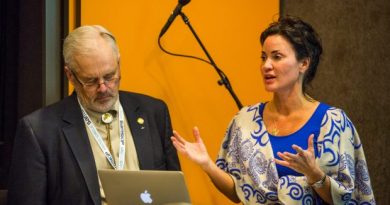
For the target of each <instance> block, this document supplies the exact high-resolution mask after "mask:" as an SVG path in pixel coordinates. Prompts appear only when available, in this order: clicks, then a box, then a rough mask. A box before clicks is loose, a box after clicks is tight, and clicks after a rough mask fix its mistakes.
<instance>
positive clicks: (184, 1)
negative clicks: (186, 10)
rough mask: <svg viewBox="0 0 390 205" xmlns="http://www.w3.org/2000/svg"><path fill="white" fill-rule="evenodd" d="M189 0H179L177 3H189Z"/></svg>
mask: <svg viewBox="0 0 390 205" xmlns="http://www.w3.org/2000/svg"><path fill="white" fill-rule="evenodd" d="M190 1H191V0H179V4H181V5H182V6H184V5H186V4H188V3H190Z"/></svg>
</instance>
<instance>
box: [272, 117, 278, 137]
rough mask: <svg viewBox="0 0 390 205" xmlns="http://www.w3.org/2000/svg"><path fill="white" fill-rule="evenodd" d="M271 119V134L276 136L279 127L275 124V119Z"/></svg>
mask: <svg viewBox="0 0 390 205" xmlns="http://www.w3.org/2000/svg"><path fill="white" fill-rule="evenodd" d="M272 121H273V124H272V128H271V134H272V135H274V136H277V135H278V134H279V131H280V130H279V128H278V126H277V125H276V121H275V120H272Z"/></svg>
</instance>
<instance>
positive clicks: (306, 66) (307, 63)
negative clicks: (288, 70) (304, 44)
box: [299, 58, 310, 73]
mask: <svg viewBox="0 0 390 205" xmlns="http://www.w3.org/2000/svg"><path fill="white" fill-rule="evenodd" d="M309 66H310V58H304V59H302V60H301V62H300V63H299V71H300V72H301V73H305V72H306V70H307V69H309Z"/></svg>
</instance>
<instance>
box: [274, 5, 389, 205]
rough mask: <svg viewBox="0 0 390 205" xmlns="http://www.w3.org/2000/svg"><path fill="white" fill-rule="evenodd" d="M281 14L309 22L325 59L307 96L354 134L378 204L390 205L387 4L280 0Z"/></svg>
mask: <svg viewBox="0 0 390 205" xmlns="http://www.w3.org/2000/svg"><path fill="white" fill-rule="evenodd" d="M280 3H281V12H282V13H283V14H289V15H294V16H299V17H301V18H302V19H304V20H306V21H308V22H309V23H310V24H312V25H313V27H314V28H315V29H316V30H317V31H318V33H319V35H320V36H321V38H322V43H323V47H324V55H323V58H322V62H321V63H320V66H319V70H318V73H317V76H316V79H315V80H314V81H313V86H312V89H310V91H309V92H310V93H311V94H312V96H313V97H314V98H315V99H318V100H319V101H322V102H325V103H328V104H330V105H333V106H336V107H339V108H342V109H343V110H344V111H345V112H346V113H347V115H348V116H349V118H351V120H352V122H353V123H354V125H355V126H356V128H357V131H358V133H359V135H360V138H361V140H362V143H363V147H364V150H365V154H366V159H367V163H368V167H369V172H370V177H371V181H372V186H373V189H374V194H375V199H376V201H377V204H390V195H389V194H388V193H387V192H388V190H390V184H389V183H387V182H388V181H390V171H389V169H390V166H389V165H390V163H389V162H388V159H389V157H387V155H388V150H389V149H388V146H389V145H390V143H389V135H390V126H389V125H390V109H389V107H390V92H389V90H390V85H389V83H388V79H390V71H389V69H390V55H388V54H387V52H388V51H389V50H390V44H389V43H388V42H390V22H389V19H390V4H389V3H388V0H376V1H365V0H356V1H353V3H346V2H344V1H339V0H327V1H319V0H314V1H313V0H294V1H285V0H281V2H280Z"/></svg>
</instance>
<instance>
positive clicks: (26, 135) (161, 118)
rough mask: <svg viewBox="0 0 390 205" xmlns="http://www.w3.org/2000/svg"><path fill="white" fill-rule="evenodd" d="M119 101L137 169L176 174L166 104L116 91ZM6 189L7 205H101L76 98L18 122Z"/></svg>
mask: <svg viewBox="0 0 390 205" xmlns="http://www.w3.org/2000/svg"><path fill="white" fill-rule="evenodd" d="M120 102H121V104H122V107H123V110H124V112H125V114H126V117H127V120H128V123H129V126H130V129H131V133H132V135H133V139H134V144H135V148H136V150H137V156H138V161H139V166H140V169H142V170H179V169H180V164H179V160H178V157H177V153H176V149H175V148H174V147H173V145H172V143H171V140H170V136H172V127H171V122H170V117H169V112H168V109H167V106H166V104H165V103H164V102H163V101H161V100H158V99H155V98H152V97H148V96H145V95H141V94H135V93H128V92H120ZM138 118H143V119H144V124H142V125H141V124H139V123H138V122H137V119H138ZM142 127H143V128H142ZM8 190H9V191H8V204H9V205H14V204H15V205H19V204H20V205H22V204H23V205H27V204H28V205H47V204H51V205H60V204H67V205H71V204H75V205H76V204H77V205H87V204H88V205H89V204H93V205H101V199H100V192H99V182H98V175H97V170H96V166H95V161H94V157H93V154H92V148H91V146H90V142H89V139H88V135H87V131H86V128H85V125H84V121H83V117H82V114H81V110H80V107H79V104H78V102H77V96H76V94H73V95H72V96H70V97H67V98H65V99H64V100H62V101H60V102H58V103H55V104H53V105H51V106H48V107H46V108H43V109H40V110H38V111H35V112H33V113H32V114H30V115H28V116H26V117H24V118H23V119H21V120H20V122H19V125H18V129H17V134H16V137H15V141H14V149H13V155H12V163H11V168H10V178H9V185H8Z"/></svg>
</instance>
